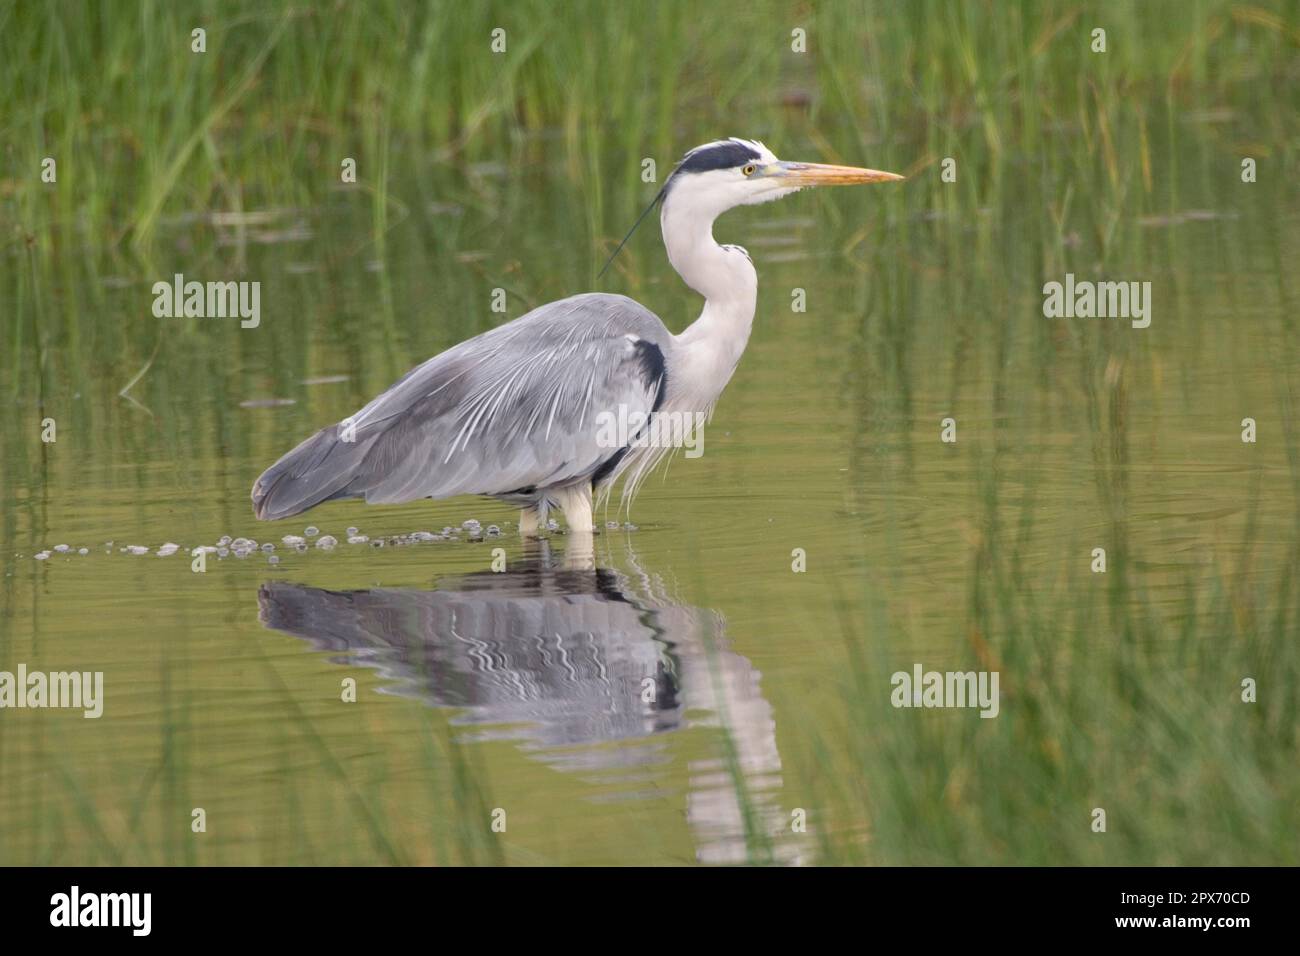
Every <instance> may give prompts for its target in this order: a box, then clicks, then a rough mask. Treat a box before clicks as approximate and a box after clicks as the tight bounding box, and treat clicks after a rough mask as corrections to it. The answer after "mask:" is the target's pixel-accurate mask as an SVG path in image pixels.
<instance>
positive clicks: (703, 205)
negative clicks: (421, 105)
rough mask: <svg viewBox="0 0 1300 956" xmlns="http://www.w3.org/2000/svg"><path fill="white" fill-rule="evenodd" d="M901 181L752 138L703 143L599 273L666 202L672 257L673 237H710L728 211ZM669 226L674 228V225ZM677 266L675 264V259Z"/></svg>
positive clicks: (662, 212)
mask: <svg viewBox="0 0 1300 956" xmlns="http://www.w3.org/2000/svg"><path fill="white" fill-rule="evenodd" d="M902 178H903V177H902V176H899V175H898V174H896V173H882V172H880V171H879V170H876V169H861V168H859V167H857V166H827V165H824V164H822V163H792V162H783V161H782V160H779V159H777V158H776V157H775V156H773V155H772V151H771V150H770V149H768V148H767V147H766V146H764V145H763V144H762V143H759V142H756V141H754V140H749V139H736V138H735V137H733V138H731V139H720V140H718V141H717V142H714V143H705V144H704V145H703V146H696V147H695V148H694V149H692V150H690V151H689V152H688V153H687V154H686V155H685V156H683V157H682V161H681V162H680V163H678V164H677V168H676V169H674V170H673V172H672V175H670V176H669V177H668V181H667V182H665V183H664V186H663V188H662V189H661V190H659V194H658V195H657V196H655V198H654V200H653V201H652V202H651V203H650V205H649V206H647V207H646V208H645V211H644V212H642V213H641V215H640V216H639V217H638V218H637V221H636V222H635V223H633V224H632V228H631V229H630V230H629V231H628V234H627V235H626V236H624V237H623V241H622V242H620V243H619V244H618V247H617V248H616V249H615V250H614V253H613V255H611V256H610V257H609V259H608V261H606V263H605V266H604V268H603V269H601V270H600V274H601V275H604V274H605V269H608V268H609V264H610V263H611V262H613V261H614V258H615V257H616V256H617V255H618V254H619V251H620V250H621V249H622V248H623V246H625V245H626V244H627V241H628V240H629V239H630V238H632V233H634V232H636V229H637V226H639V225H640V224H641V222H642V220H644V219H645V217H646V215H647V214H648V213H649V212H650V210H651V209H653V208H654V207H655V205H656V204H659V203H662V204H663V205H662V208H661V210H660V218H661V221H662V223H663V229H664V242H665V243H666V244H667V245H668V246H669V249H668V255H669V258H670V259H672V258H673V248H672V246H673V240H674V238H680V237H683V236H691V235H695V234H698V233H699V232H700V229H701V228H703V230H704V231H705V232H706V233H707V232H708V230H710V229H711V228H712V225H713V220H714V219H716V218H717V217H718V216H720V215H722V214H723V213H724V212H726V211H727V210H728V209H734V208H735V207H737V206H750V205H754V204H755V203H761V202H771V201H772V200H773V199H780V198H781V197H782V196H788V195H790V193H793V192H798V191H799V190H800V189H805V188H807V187H808V186H852V185H854V184H856V183H885V182H893V181H894V180H898V179H902ZM670 222H671V223H672V224H673V225H671V226H670ZM674 265H675V266H677V261H674ZM683 267H684V265H683V266H679V267H678V271H679V272H681V271H682V268H683ZM751 271H752V270H751ZM687 281H688V282H689V281H690V280H689V279H688V280H687Z"/></svg>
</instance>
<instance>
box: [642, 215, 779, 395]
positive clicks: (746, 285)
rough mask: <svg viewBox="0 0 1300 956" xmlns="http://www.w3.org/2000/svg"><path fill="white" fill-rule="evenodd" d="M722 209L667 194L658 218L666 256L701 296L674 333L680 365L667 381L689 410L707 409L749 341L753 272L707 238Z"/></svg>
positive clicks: (743, 259)
mask: <svg viewBox="0 0 1300 956" xmlns="http://www.w3.org/2000/svg"><path fill="white" fill-rule="evenodd" d="M689 198H690V197H683V199H684V200H688V199H689ZM722 211H723V210H714V209H709V208H707V207H706V206H703V205H701V204H698V203H694V202H690V201H682V202H674V197H673V196H672V195H671V194H670V195H669V196H668V198H667V199H666V200H665V202H664V205H663V210H662V212H661V213H660V217H659V220H660V225H661V227H662V229H663V235H664V246H665V247H666V248H667V250H668V261H669V262H671V263H672V266H673V268H674V269H676V270H677V274H678V275H680V276H681V277H682V280H683V281H684V282H685V283H686V284H687V285H688V286H690V287H691V288H692V289H694V290H695V291H696V292H698V293H699V294H700V295H702V296H704V310H703V311H702V312H701V313H700V317H699V318H698V319H696V320H695V321H694V322H692V323H691V324H690V325H689V326H688V327H687V328H686V329H685V330H684V331H683V332H682V333H681V335H678V336H676V337H675V338H676V345H677V358H678V363H679V366H680V368H679V371H678V372H677V374H676V375H674V376H673V381H671V382H670V385H669V391H670V393H671V395H672V397H673V402H672V404H673V405H674V406H677V407H679V408H683V409H689V410H691V411H710V410H711V409H712V407H713V403H714V402H715V401H717V398H718V396H719V395H721V394H722V389H723V388H724V387H725V386H726V384H727V382H728V381H729V380H730V379H731V374H732V372H734V371H735V369H736V363H737V362H739V361H740V356H741V354H742V353H743V352H744V351H745V345H746V344H747V343H748V342H749V333H750V329H751V328H752V327H753V324H754V309H755V306H756V305H757V302H758V273H756V272H755V271H754V265H753V263H751V262H750V261H749V256H748V255H746V254H745V252H744V251H743V250H741V249H738V248H735V247H731V248H723V247H722V246H720V245H718V243H717V242H716V241H715V240H714V238H713V220H714V219H715V218H716V217H717V216H718V214H719V213H720V212H722Z"/></svg>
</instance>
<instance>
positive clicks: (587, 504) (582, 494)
mask: <svg viewBox="0 0 1300 956" xmlns="http://www.w3.org/2000/svg"><path fill="white" fill-rule="evenodd" d="M555 500H556V502H557V503H558V504H559V506H560V509H561V510H562V511H563V512H564V520H565V523H566V524H568V526H569V530H570V531H572V532H577V533H578V534H591V533H592V532H593V531H595V530H596V526H595V524H594V523H593V522H592V520H591V485H590V484H589V483H584V484H581V485H571V486H569V487H568V488H557V489H556V490H555Z"/></svg>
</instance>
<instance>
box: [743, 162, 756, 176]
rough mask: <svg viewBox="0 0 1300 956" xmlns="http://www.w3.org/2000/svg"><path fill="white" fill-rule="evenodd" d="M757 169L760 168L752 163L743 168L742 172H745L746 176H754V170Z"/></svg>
mask: <svg viewBox="0 0 1300 956" xmlns="http://www.w3.org/2000/svg"><path fill="white" fill-rule="evenodd" d="M756 169H758V167H757V166H755V165H754V164H753V163H750V164H749V165H748V166H746V167H745V168H744V169H742V170H741V172H742V173H744V174H745V175H746V176H752V175H754V170H756Z"/></svg>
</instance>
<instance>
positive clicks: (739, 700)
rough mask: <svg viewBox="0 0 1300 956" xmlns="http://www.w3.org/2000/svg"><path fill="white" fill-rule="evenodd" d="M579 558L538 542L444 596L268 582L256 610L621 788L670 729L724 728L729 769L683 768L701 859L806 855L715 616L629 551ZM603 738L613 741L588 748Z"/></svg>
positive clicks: (660, 751)
mask: <svg viewBox="0 0 1300 956" xmlns="http://www.w3.org/2000/svg"><path fill="white" fill-rule="evenodd" d="M572 557H573V556H572V555H570V556H569V559H570V560H569V561H567V562H561V561H559V560H557V559H556V558H554V557H553V556H552V554H551V551H550V548H549V543H548V542H545V541H543V542H538V543H536V544H535V546H533V547H532V548H530V552H529V553H528V554H526V555H525V556H524V557H523V558H522V559H516V561H515V563H514V566H512V567H511V568H510V569H509V570H507V571H504V572H499V573H494V572H491V571H482V572H476V573H472V574H467V575H464V576H461V577H457V578H448V579H444V580H443V581H441V582H440V584H441V586H440V587H439V588H437V589H436V590H420V589H411V588H371V589H366V590H356V591H329V590H323V589H321V588H313V587H307V586H304V585H300V584H292V583H284V582H269V583H266V584H264V585H262V587H261V589H260V591H259V594H258V602H259V605H260V616H261V620H262V622H263V624H265V625H266V626H267V627H270V628H273V629H275V630H278V631H284V632H286V633H289V634H293V635H295V636H297V637H301V638H305V639H306V640H308V641H309V642H311V644H312V645H313V646H314V647H315V648H316V649H318V650H323V651H335V652H339V656H338V657H336V658H335V660H336V661H337V662H339V663H344V664H348V665H361V666H366V667H372V668H374V669H375V670H377V671H378V672H379V673H380V674H381V675H382V676H383V677H384V679H385V681H386V687H385V691H386V692H387V693H392V694H400V695H403V696H407V697H413V698H417V699H419V700H422V701H424V702H426V703H428V704H430V705H432V706H435V707H448V708H456V709H458V710H459V711H460V714H459V715H458V716H457V718H456V723H459V724H467V725H474V726H476V728H477V729H476V730H475V732H474V733H473V734H472V735H471V736H472V738H473V739H480V740H484V739H513V740H515V741H516V742H518V743H519V745H520V746H521V747H522V748H523V749H524V750H525V751H526V752H528V753H529V754H530V755H531V756H533V757H534V758H536V759H540V760H543V761H545V762H546V763H548V764H549V765H551V766H553V767H555V768H556V769H559V770H567V771H581V772H585V773H591V772H609V771H614V772H617V773H619V774H620V776H619V780H620V781H622V782H623V783H625V784H626V783H631V782H633V781H635V780H636V779H637V777H636V774H637V773H638V772H639V773H641V774H642V775H643V776H642V779H643V780H645V781H647V782H648V781H650V780H652V779H653V774H654V769H653V768H654V767H655V766H656V765H658V764H662V763H664V762H666V761H668V760H669V759H670V757H669V754H668V752H667V748H666V746H665V742H664V740H663V738H662V736H661V735H662V734H664V733H665V732H668V731H674V730H679V729H683V728H688V727H709V728H714V729H715V730H720V731H722V732H723V733H724V734H725V735H726V736H727V737H728V738H729V743H730V750H731V753H732V761H733V762H728V761H724V760H723V759H722V758H720V757H719V758H717V759H708V760H692V761H691V762H690V764H689V765H688V769H689V781H690V783H689V792H688V794H687V808H686V809H687V820H688V822H689V823H690V826H691V828H692V832H693V833H694V836H695V842H696V846H697V858H698V859H699V860H700V861H702V862H709V863H735V862H743V861H745V860H747V859H751V858H753V855H754V854H753V850H754V845H753V844H754V843H755V842H757V843H758V844H759V845H761V846H762V847H763V848H764V853H765V855H766V854H770V855H771V857H772V858H774V859H775V860H777V861H780V862H787V863H790V862H799V859H800V857H801V856H802V853H801V848H800V845H799V842H797V838H796V835H794V834H791V833H790V817H789V815H788V814H786V813H785V812H784V811H783V810H782V809H781V808H780V806H779V805H778V803H777V797H776V794H777V792H778V791H779V788H780V785H781V776H780V772H781V758H780V754H779V753H778V751H777V747H776V723H775V721H774V719H773V715H772V708H771V706H770V705H769V704H768V702H767V701H766V700H765V699H764V698H763V696H762V692H761V690H760V687H759V674H758V672H757V671H756V670H755V669H754V667H753V666H752V665H751V664H750V663H749V661H748V660H747V659H746V658H744V657H743V656H741V655H740V654H737V653H736V652H735V651H733V650H730V649H729V648H728V647H727V645H726V641H725V638H724V633H723V620H722V617H721V615H719V614H717V613H716V612H713V611H706V610H702V609H699V608H693V607H687V606H684V605H681V604H679V603H676V602H674V601H673V600H672V599H671V598H670V597H669V596H668V594H669V589H668V588H667V587H666V586H665V583H664V581H663V580H662V579H661V578H660V577H659V576H658V575H656V574H653V573H650V572H647V571H646V570H645V569H643V568H642V567H641V566H640V564H639V563H638V561H637V558H636V555H635V553H634V552H632V551H631V549H630V548H629V549H628V551H627V554H626V559H625V561H624V562H622V563H623V565H624V566H625V567H626V568H627V569H628V570H627V571H626V572H624V571H619V570H613V569H611V568H600V567H595V566H594V563H593V562H590V561H579V562H577V567H575V565H574V562H573V561H572ZM610 743H618V744H619V745H618V746H593V745H600V744H610ZM737 778H739V779H737ZM742 788H743V795H742V794H741V792H740V790H741V789H742ZM637 795H638V794H637V793H635V792H634V793H632V794H631V796H637ZM746 803H748V809H749V817H748V818H749V821H750V822H749V826H750V831H749V832H748V834H747V832H746V824H745V819H746V814H745V812H744V807H745V804H746ZM755 826H757V827H760V828H761V830H762V832H761V833H758V834H756V833H755V832H754V830H753V828H754V827H755Z"/></svg>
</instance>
